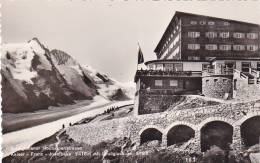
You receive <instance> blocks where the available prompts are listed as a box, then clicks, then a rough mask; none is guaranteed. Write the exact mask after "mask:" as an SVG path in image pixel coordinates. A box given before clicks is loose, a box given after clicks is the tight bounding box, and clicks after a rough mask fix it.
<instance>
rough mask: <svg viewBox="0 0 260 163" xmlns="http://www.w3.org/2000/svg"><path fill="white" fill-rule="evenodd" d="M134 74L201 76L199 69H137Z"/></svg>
mask: <svg viewBox="0 0 260 163" xmlns="http://www.w3.org/2000/svg"><path fill="white" fill-rule="evenodd" d="M136 76H167V77H172V76H176V77H201V71H172V70H168V71H163V70H137V71H136Z"/></svg>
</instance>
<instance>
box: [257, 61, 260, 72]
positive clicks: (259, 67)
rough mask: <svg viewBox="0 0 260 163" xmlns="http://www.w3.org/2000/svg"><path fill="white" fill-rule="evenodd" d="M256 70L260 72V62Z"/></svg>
mask: <svg viewBox="0 0 260 163" xmlns="http://www.w3.org/2000/svg"><path fill="white" fill-rule="evenodd" d="M256 70H257V71H260V62H257V64H256Z"/></svg>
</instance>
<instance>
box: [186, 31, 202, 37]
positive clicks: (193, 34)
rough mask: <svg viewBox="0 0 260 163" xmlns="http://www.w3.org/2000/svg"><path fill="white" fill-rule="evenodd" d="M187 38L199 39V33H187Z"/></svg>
mask: <svg viewBox="0 0 260 163" xmlns="http://www.w3.org/2000/svg"><path fill="white" fill-rule="evenodd" d="M188 37H190V38H198V37H200V32H188Z"/></svg>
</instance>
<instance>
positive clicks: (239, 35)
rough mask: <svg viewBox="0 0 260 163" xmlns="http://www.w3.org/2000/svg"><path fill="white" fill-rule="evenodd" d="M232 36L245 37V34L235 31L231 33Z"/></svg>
mask: <svg viewBox="0 0 260 163" xmlns="http://www.w3.org/2000/svg"><path fill="white" fill-rule="evenodd" d="M233 37H234V38H245V34H244V33H240V32H235V33H233Z"/></svg>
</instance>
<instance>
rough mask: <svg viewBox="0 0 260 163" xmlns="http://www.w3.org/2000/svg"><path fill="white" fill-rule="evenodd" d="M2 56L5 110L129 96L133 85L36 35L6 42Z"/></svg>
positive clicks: (12, 110)
mask: <svg viewBox="0 0 260 163" xmlns="http://www.w3.org/2000/svg"><path fill="white" fill-rule="evenodd" d="M2 51H3V53H2V56H1V62H2V65H1V75H2V83H1V84H2V111H3V113H23V112H32V111H37V110H44V109H48V107H49V106H61V105H67V104H73V103H75V102H76V101H78V100H92V99H93V97H95V96H96V95H101V96H102V97H103V98H105V99H108V100H126V99H130V98H131V97H130V96H132V95H131V94H132V92H133V90H134V88H133V87H132V86H126V85H124V84H122V83H119V82H117V81H115V80H113V79H111V78H109V77H108V76H107V75H105V74H102V73H100V72H97V71H96V70H94V69H93V68H91V67H89V66H82V65H80V64H79V63H78V62H77V61H76V60H74V59H73V58H72V57H71V56H70V55H68V54H67V53H65V52H63V51H60V50H50V49H48V48H46V47H45V46H44V45H43V44H42V43H40V41H39V40H38V39H37V38H33V39H32V40H30V41H28V42H27V43H19V44H4V45H3V48H2Z"/></svg>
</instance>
